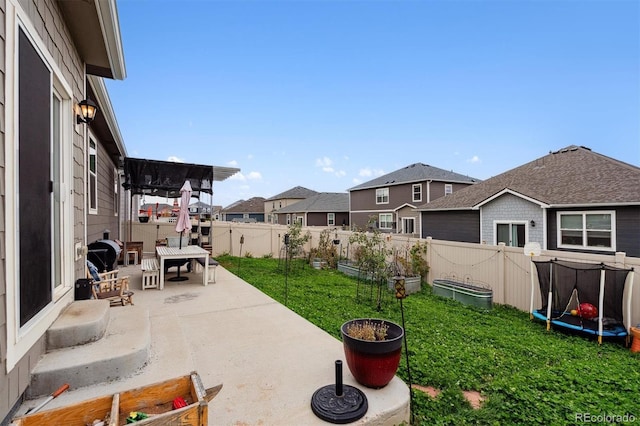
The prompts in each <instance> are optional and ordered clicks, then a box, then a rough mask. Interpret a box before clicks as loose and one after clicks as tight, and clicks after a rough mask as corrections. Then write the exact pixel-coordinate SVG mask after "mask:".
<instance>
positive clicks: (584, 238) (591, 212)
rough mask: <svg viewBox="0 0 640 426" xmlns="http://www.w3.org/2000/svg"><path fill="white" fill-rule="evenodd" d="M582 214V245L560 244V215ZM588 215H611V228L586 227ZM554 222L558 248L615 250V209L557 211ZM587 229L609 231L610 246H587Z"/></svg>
mask: <svg viewBox="0 0 640 426" xmlns="http://www.w3.org/2000/svg"><path fill="white" fill-rule="evenodd" d="M576 215H582V245H574V244H562V231H563V229H562V227H561V223H562V216H576ZM588 215H609V216H610V217H611V229H610V230H607V229H587V227H586V225H585V224H586V219H587V216H588ZM556 223H557V246H558V248H566V249H574V250H575V249H580V250H593V251H607V252H615V251H616V212H615V210H582V211H559V212H558V213H557V214H556ZM589 231H600V232H610V233H611V247H599V246H589V245H588V244H587V243H588V232H589Z"/></svg>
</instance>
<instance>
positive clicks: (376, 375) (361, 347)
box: [341, 318, 404, 389]
mask: <svg viewBox="0 0 640 426" xmlns="http://www.w3.org/2000/svg"><path fill="white" fill-rule="evenodd" d="M365 321H369V322H383V320H380V319H372V318H361V319H354V320H351V321H347V322H345V323H344V324H342V327H341V331H342V344H343V346H344V354H345V357H346V359H347V366H348V367H349V371H351V374H353V377H354V378H355V379H356V380H357V382H358V383H360V384H361V385H363V386H366V387H369V388H376V389H377V388H382V387H384V386H386V385H387V384H388V383H389V382H390V381H391V379H393V376H395V374H396V371H397V370H398V365H399V364H400V356H401V352H402V339H403V337H404V330H403V329H402V327H400V326H399V325H398V324H395V323H392V322H389V321H384V323H385V324H386V325H388V326H389V329H388V330H387V338H386V339H385V340H382V341H370V340H361V339H356V338H353V337H351V336H349V335H348V334H347V327H348V326H349V324H352V323H358V322H361V323H362V322H365Z"/></svg>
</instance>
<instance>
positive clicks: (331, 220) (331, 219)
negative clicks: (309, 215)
mask: <svg viewBox="0 0 640 426" xmlns="http://www.w3.org/2000/svg"><path fill="white" fill-rule="evenodd" d="M335 224H336V214H335V213H327V225H329V226H333V225H335Z"/></svg>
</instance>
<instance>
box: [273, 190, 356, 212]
mask: <svg viewBox="0 0 640 426" xmlns="http://www.w3.org/2000/svg"><path fill="white" fill-rule="evenodd" d="M348 211H349V194H347V193H342V192H321V193H319V194H316V195H314V196H312V197H309V198H307V199H304V200H302V201H298V202H297V203H295V204H291V205H290V206H286V207H283V208H281V209H279V210H277V211H276V213H278V214H280V213H300V212H307V213H309V212H334V213H335V212H348Z"/></svg>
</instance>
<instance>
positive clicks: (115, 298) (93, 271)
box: [86, 261, 134, 306]
mask: <svg viewBox="0 0 640 426" xmlns="http://www.w3.org/2000/svg"><path fill="white" fill-rule="evenodd" d="M86 269H87V278H89V279H91V281H92V285H91V292H92V294H93V298H94V299H106V300H108V301H109V305H110V306H118V305H122V306H125V305H126V304H127V303H128V304H131V305H133V294H134V293H133V291H130V290H129V276H123V277H119V276H118V270H117V269H114V270H113V271H107V272H98V270H97V268H96V267H95V266H94V265H93V264H92V263H91V262H90V261H87V268H86Z"/></svg>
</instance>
